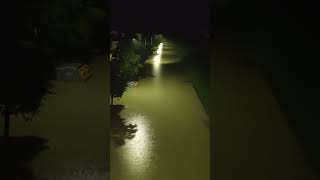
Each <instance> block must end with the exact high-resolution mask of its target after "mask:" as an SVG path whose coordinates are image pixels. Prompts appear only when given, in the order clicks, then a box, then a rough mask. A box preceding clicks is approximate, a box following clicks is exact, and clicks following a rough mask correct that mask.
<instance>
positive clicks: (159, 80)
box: [110, 42, 210, 180]
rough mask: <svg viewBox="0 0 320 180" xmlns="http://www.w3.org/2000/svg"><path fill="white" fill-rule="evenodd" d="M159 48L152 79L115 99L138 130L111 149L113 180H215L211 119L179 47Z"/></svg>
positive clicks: (151, 64)
mask: <svg viewBox="0 0 320 180" xmlns="http://www.w3.org/2000/svg"><path fill="white" fill-rule="evenodd" d="M159 49H160V50H159ZM159 49H158V53H159V54H157V53H156V52H155V55H153V56H152V57H151V58H150V59H149V60H147V62H146V63H147V65H148V66H149V67H150V73H152V77H148V78H146V79H143V80H141V81H139V84H138V86H137V87H130V88H128V89H127V91H126V92H125V93H124V95H123V96H122V98H121V99H118V100H115V104H122V105H124V106H125V108H124V109H123V110H122V111H121V114H120V115H121V117H122V118H124V119H125V123H126V124H129V123H132V124H137V131H136V132H135V133H134V137H133V138H132V139H126V140H125V143H124V144H123V145H117V144H116V143H111V144H110V159H111V160H110V179H113V180H150V179H152V180H164V179H165V180H176V179H183V180H195V179H197V180H209V179H210V129H209V127H208V126H206V123H205V122H206V121H208V120H209V117H208V115H207V114H206V113H205V110H204V108H203V106H202V104H201V102H200V100H199V98H198V97H197V94H196V92H195V90H194V89H193V87H192V83H191V82H190V81H189V79H188V77H187V76H186V75H185V73H184V72H183V70H182V68H181V67H180V66H179V54H177V53H176V52H175V49H174V47H173V46H172V45H171V44H170V43H169V42H164V43H163V46H162V48H161V47H159Z"/></svg>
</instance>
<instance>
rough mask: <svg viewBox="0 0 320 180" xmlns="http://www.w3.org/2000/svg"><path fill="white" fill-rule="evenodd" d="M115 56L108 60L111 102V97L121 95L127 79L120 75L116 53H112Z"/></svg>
mask: <svg viewBox="0 0 320 180" xmlns="http://www.w3.org/2000/svg"><path fill="white" fill-rule="evenodd" d="M114 55H115V58H114V59H113V60H111V61H110V95H111V104H113V98H115V97H121V96H122V94H123V93H124V91H125V90H126V87H127V81H126V80H125V79H124V78H123V77H122V76H121V72H120V71H121V68H120V60H119V56H118V54H117V53H116V52H115V53H114Z"/></svg>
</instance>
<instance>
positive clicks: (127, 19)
mask: <svg viewBox="0 0 320 180" xmlns="http://www.w3.org/2000/svg"><path fill="white" fill-rule="evenodd" d="M109 6H110V16H111V19H110V20H111V27H112V28H113V29H121V30H122V31H140V32H171V33H186V32H189V33H197V32H209V25H210V5H209V0H198V1H184V0H175V1H169V0H161V1H147V0H137V1H124V0H110V1H109Z"/></svg>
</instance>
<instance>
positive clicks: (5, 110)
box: [0, 0, 53, 138]
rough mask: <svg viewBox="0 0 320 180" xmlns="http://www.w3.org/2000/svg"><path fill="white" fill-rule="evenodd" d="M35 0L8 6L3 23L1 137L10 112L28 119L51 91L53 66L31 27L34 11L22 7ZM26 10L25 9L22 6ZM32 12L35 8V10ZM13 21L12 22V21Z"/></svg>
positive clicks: (0, 100) (33, 22)
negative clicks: (10, 16) (7, 13)
mask: <svg viewBox="0 0 320 180" xmlns="http://www.w3.org/2000/svg"><path fill="white" fill-rule="evenodd" d="M35 2H36V0H34V1H30V2H29V3H26V2H25V1H20V2H19V4H18V5H17V4H12V6H9V7H8V8H10V10H11V11H12V14H13V16H12V19H10V21H8V22H4V24H3V25H4V26H5V27H8V30H9V31H8V32H7V33H5V36H7V37H8V41H6V40H7V38H4V42H3V44H6V51H4V52H3V53H2V56H3V57H5V58H3V60H2V61H1V64H0V67H1V69H0V83H1V88H0V113H1V115H2V116H3V117H4V121H5V123H4V124H5V126H4V136H5V137H6V138H7V137H8V136H9V122H10V117H11V115H17V116H19V115H21V117H22V118H23V119H25V120H31V119H32V118H33V117H34V115H36V113H37V112H38V109H39V107H40V106H41V105H42V104H43V101H44V100H45V96H46V95H47V94H48V93H51V87H52V85H51V83H50V78H51V77H50V75H51V74H52V72H53V66H51V64H50V62H49V61H48V60H47V58H46V56H45V55H44V54H43V53H42V51H41V48H40V47H39V44H37V39H36V36H35V35H34V33H33V31H32V27H33V26H34V25H36V24H37V23H38V19H36V18H35V19H33V18H32V17H35V16H36V15H35V14H37V13H35V12H32V13H31V14H28V13H26V10H25V8H26V7H29V6H31V7H34V8H33V9H32V10H35V9H37V7H38V6H35V4H36V3H35ZM26 9H28V8H26ZM35 11H36V10H35ZM12 22H14V23H12Z"/></svg>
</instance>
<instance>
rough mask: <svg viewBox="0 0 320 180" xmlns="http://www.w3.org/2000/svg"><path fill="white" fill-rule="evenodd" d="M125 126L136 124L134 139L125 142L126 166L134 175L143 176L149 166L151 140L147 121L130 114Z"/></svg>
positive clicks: (140, 116) (139, 115)
mask: <svg viewBox="0 0 320 180" xmlns="http://www.w3.org/2000/svg"><path fill="white" fill-rule="evenodd" d="M126 124H136V125H137V129H138V131H137V132H136V133H135V137H134V138H133V139H131V140H129V141H127V142H126V144H125V146H124V147H123V148H124V149H123V155H124V158H125V161H126V162H127V163H126V164H127V165H128V167H129V168H130V170H131V171H132V173H134V174H140V175H143V174H145V173H146V170H147V169H148V167H149V166H150V161H151V157H150V155H151V154H152V149H153V147H152V146H153V140H152V131H151V129H150V128H151V127H150V124H149V122H148V119H147V118H146V116H143V115H141V114H131V115H130V116H129V117H128V118H127V119H126Z"/></svg>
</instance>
